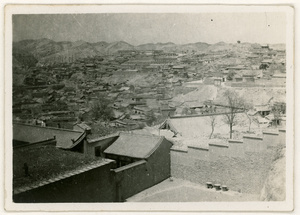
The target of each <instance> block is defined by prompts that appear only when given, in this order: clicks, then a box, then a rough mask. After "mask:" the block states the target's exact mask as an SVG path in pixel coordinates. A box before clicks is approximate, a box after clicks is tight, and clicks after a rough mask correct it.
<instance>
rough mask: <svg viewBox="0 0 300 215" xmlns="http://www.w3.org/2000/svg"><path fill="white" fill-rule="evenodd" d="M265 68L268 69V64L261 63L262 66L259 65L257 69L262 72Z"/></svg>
mask: <svg viewBox="0 0 300 215" xmlns="http://www.w3.org/2000/svg"><path fill="white" fill-rule="evenodd" d="M267 68H269V65H268V64H265V63H262V64H260V66H259V69H262V70H266V69H267Z"/></svg>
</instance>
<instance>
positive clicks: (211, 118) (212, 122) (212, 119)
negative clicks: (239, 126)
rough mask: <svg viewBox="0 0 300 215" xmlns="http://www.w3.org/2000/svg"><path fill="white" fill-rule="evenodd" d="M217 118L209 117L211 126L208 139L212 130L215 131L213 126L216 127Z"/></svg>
mask: <svg viewBox="0 0 300 215" xmlns="http://www.w3.org/2000/svg"><path fill="white" fill-rule="evenodd" d="M216 118H217V116H216V115H211V116H209V124H210V126H211V133H210V135H209V139H211V137H212V135H213V133H214V130H215V126H216V125H217V121H216Z"/></svg>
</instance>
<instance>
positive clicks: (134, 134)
mask: <svg viewBox="0 0 300 215" xmlns="http://www.w3.org/2000/svg"><path fill="white" fill-rule="evenodd" d="M121 134H127V135H130V136H147V137H149V136H150V137H160V136H158V135H156V134H152V133H147V134H138V133H132V132H130V131H129V132H125V131H122V132H120V136H121Z"/></svg>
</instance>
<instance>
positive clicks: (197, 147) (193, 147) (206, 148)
mask: <svg viewBox="0 0 300 215" xmlns="http://www.w3.org/2000/svg"><path fill="white" fill-rule="evenodd" d="M188 148H191V149H197V150H204V151H208V147H205V146H188Z"/></svg>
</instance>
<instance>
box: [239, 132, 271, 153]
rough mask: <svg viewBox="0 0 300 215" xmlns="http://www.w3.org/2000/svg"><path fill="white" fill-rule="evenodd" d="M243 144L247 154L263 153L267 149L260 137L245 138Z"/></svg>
mask: <svg viewBox="0 0 300 215" xmlns="http://www.w3.org/2000/svg"><path fill="white" fill-rule="evenodd" d="M243 143H244V147H245V151H246V152H262V151H265V149H266V148H267V146H266V145H264V142H263V138H260V137H252V136H244V137H243Z"/></svg>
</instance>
